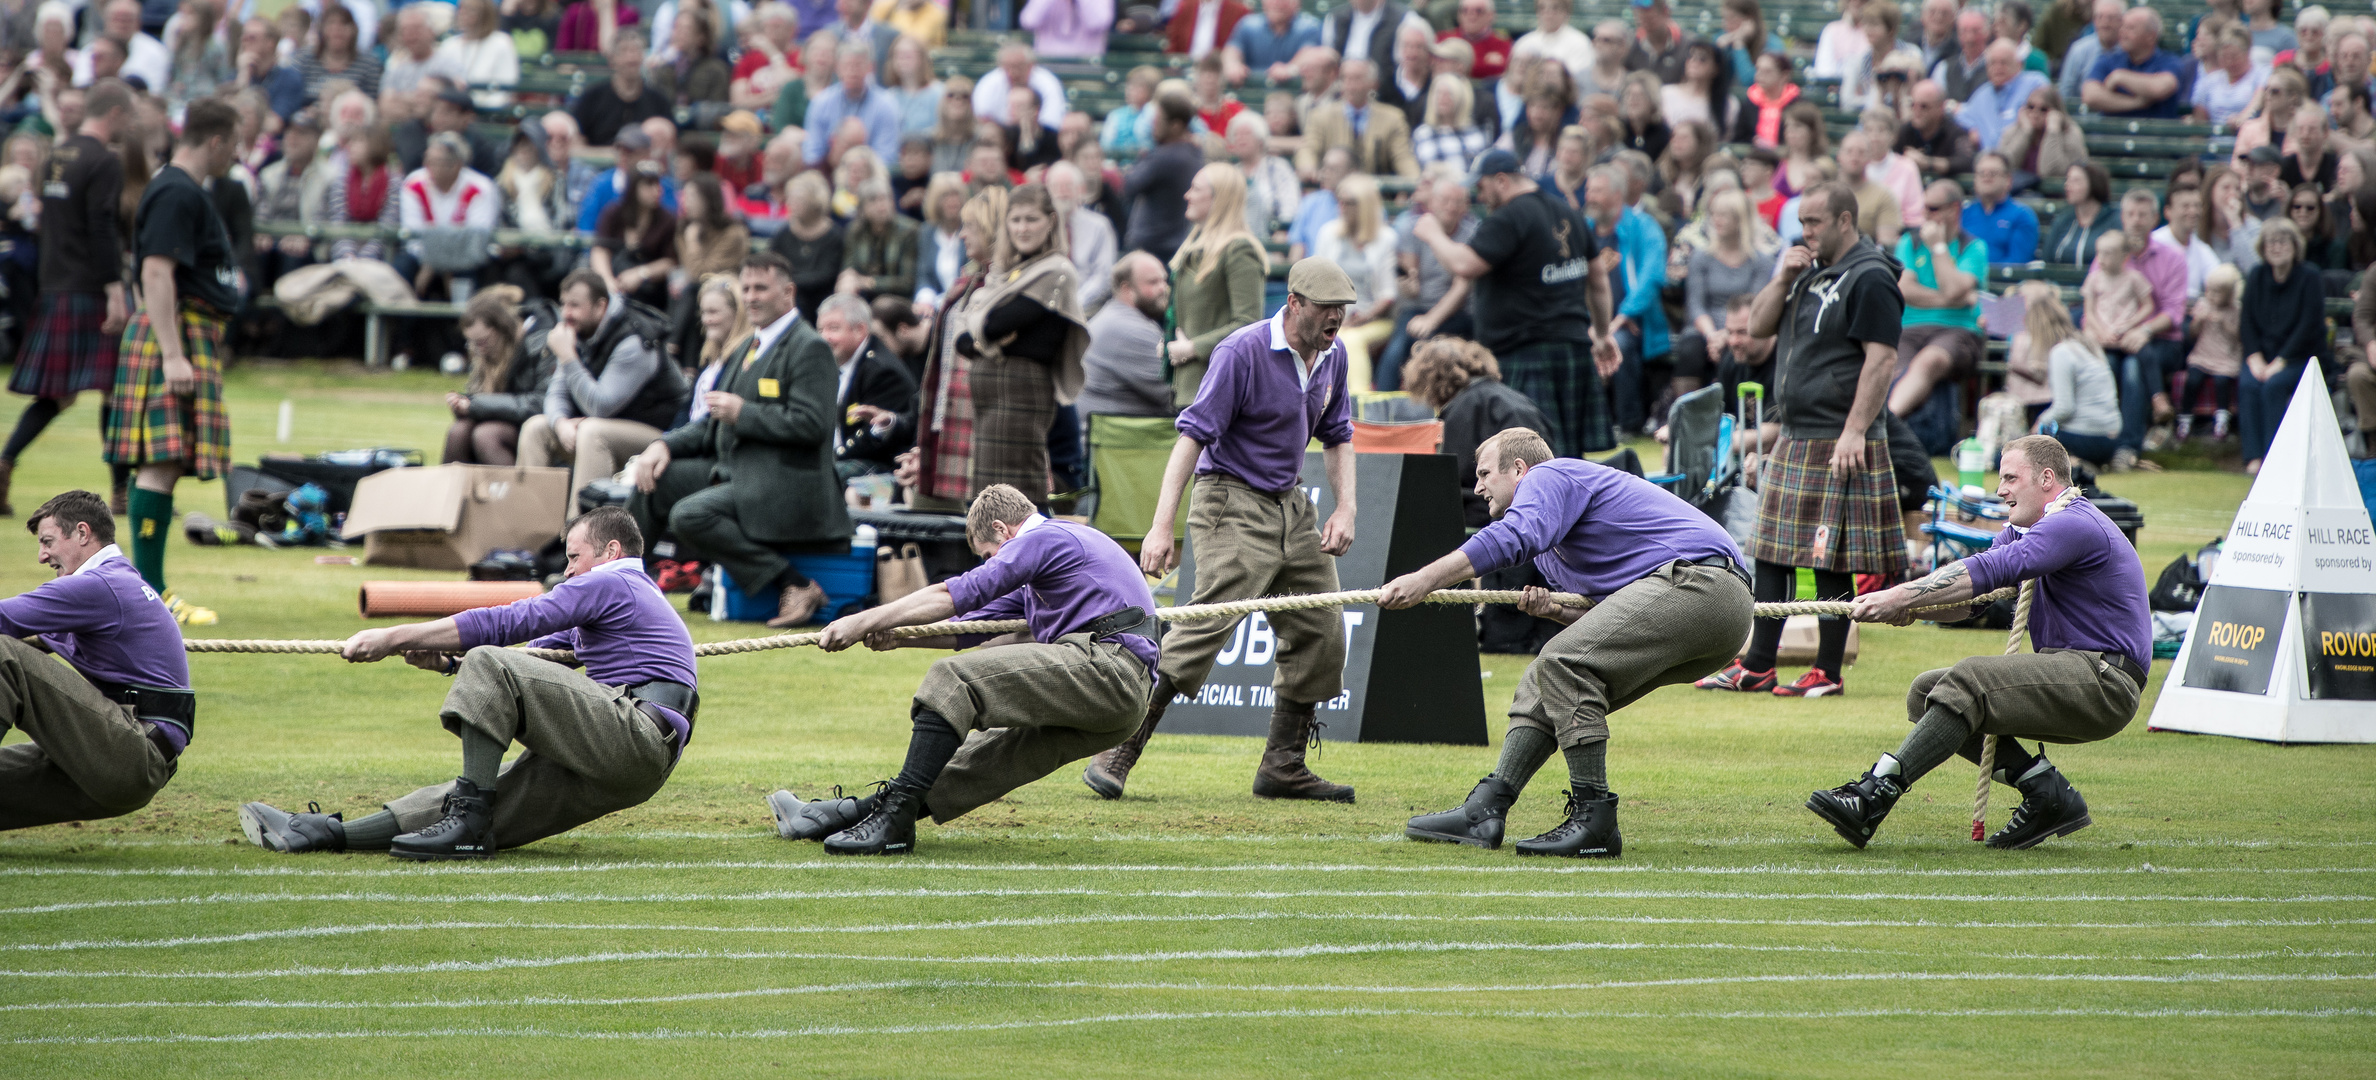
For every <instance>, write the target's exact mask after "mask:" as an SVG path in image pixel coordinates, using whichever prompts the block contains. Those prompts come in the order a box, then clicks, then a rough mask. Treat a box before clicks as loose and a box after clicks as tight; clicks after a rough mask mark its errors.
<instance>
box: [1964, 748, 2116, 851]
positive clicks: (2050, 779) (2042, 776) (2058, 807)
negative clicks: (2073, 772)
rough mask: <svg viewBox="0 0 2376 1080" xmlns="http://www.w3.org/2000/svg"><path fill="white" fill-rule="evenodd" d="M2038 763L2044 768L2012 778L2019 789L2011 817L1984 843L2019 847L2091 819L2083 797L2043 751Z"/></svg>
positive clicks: (2076, 828) (2082, 825) (2083, 825)
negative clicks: (2024, 775)
mask: <svg viewBox="0 0 2376 1080" xmlns="http://www.w3.org/2000/svg"><path fill="white" fill-rule="evenodd" d="M2038 764H2040V765H2043V766H2045V768H2043V769H2040V770H2033V772H2032V775H2030V776H2028V777H2026V778H2022V779H2017V780H2015V781H2013V786H2015V787H2017V788H2020V789H2021V805H2020V806H2019V807H2017V808H2015V809H2014V811H2013V820H2012V821H2011V822H2008V823H2007V824H2006V825H2005V827H2004V828H2002V829H1999V830H1997V832H1996V835H1994V836H1991V837H1989V838H1988V846H1990V847H1992V848H2006V849H2010V850H2014V851H2020V850H2022V849H2025V848H2033V847H2036V846H2038V845H2039V844H2040V843H2043V842H2045V841H2047V840H2051V839H2053V838H2055V837H2057V836H2067V835H2069V834H2071V833H2075V832H2078V831H2079V830H2081V829H2084V828H2086V827H2088V826H2089V825H2092V824H2094V823H2095V819H2093V818H2091V817H2089V816H2088V815H2087V800H2085V799H2082V798H2080V797H2079V789H2078V788H2075V787H2072V786H2071V782H2070V781H2068V780H2065V779H2063V774H2062V770H2060V769H2057V768H2055V767H2054V765H2053V764H2052V763H2051V762H2048V761H2047V760H2046V757H2045V755H2043V754H2041V755H2039V756H2038Z"/></svg>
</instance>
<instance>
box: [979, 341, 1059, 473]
mask: <svg viewBox="0 0 2376 1080" xmlns="http://www.w3.org/2000/svg"><path fill="white" fill-rule="evenodd" d="M970 381H971V382H972V384H973V409H974V429H973V482H972V484H971V485H970V486H969V488H968V490H967V492H966V497H967V498H969V499H970V498H972V497H973V496H974V495H975V494H976V493H978V492H980V491H981V490H982V489H983V488H986V487H989V486H990V485H992V484H1012V485H1014V486H1015V489H1016V490H1018V491H1021V492H1022V493H1023V497H1024V498H1027V499H1030V500H1031V501H1032V502H1033V503H1035V504H1037V505H1040V506H1046V505H1048V429H1049V428H1051V427H1054V426H1056V378H1055V369H1054V368H1053V367H1051V366H1050V365H1047V364H1042V363H1039V362H1037V361H1034V360H1025V359H1023V358H1021V357H1001V358H999V359H994V360H993V359H983V360H976V361H974V364H973V373H972V377H971V380H970Z"/></svg>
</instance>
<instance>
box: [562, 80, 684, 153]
mask: <svg viewBox="0 0 2376 1080" xmlns="http://www.w3.org/2000/svg"><path fill="white" fill-rule="evenodd" d="M671 111H672V110H671V109H670V108H669V103H668V99H667V98H666V97H664V96H662V95H661V93H660V91H659V90H657V89H654V88H653V87H652V85H651V84H649V83H646V84H644V88H643V93H640V94H637V95H636V97H635V100H633V101H622V100H620V99H619V91H618V88H617V87H614V86H612V85H611V84H610V82H609V80H604V81H602V82H598V83H595V84H594V85H592V86H589V87H587V88H586V92H585V93H583V94H580V95H578V103H577V107H576V108H574V109H571V110H570V115H571V116H573V117H575V118H576V119H577V122H578V131H579V132H580V133H582V134H584V135H585V137H586V145H588V146H609V145H610V144H611V140H613V139H616V138H618V137H619V129H620V128H623V127H626V126H627V125H629V124H641V123H643V122H644V121H646V120H649V119H651V118H653V117H655V116H662V117H665V116H667V115H669V113H670V112H671Z"/></svg>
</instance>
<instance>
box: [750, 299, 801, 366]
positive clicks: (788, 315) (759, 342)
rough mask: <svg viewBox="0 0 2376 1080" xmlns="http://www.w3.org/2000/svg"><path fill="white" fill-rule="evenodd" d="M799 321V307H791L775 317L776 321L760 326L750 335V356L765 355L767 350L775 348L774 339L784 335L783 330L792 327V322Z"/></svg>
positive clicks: (756, 357) (754, 357)
mask: <svg viewBox="0 0 2376 1080" xmlns="http://www.w3.org/2000/svg"><path fill="white" fill-rule="evenodd" d="M799 321H800V309H799V308H793V309H792V310H790V311H787V312H785V313H783V314H782V315H781V316H779V317H777V319H776V321H774V322H771V323H769V324H767V325H765V326H762V327H760V328H759V330H758V332H757V333H754V334H753V335H751V336H752V338H753V339H754V340H753V341H752V343H751V344H752V346H753V348H752V352H751V358H752V359H754V360H756V359H758V358H759V357H762V356H765V355H767V350H769V349H772V348H775V343H776V339H777V338H780V337H782V336H784V332H785V331H787V330H790V329H792V324H793V323H796V322H799Z"/></svg>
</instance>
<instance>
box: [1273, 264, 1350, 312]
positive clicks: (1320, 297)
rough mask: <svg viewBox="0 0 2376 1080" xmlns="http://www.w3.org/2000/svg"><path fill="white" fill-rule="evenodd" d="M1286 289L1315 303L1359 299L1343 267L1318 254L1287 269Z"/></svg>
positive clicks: (1332, 302) (1345, 301)
mask: <svg viewBox="0 0 2376 1080" xmlns="http://www.w3.org/2000/svg"><path fill="white" fill-rule="evenodd" d="M1287 291H1288V292H1290V293H1293V294H1295V295H1297V296H1300V297H1303V298H1304V299H1306V300H1309V301H1311V302H1312V303H1315V304H1350V303H1352V302H1353V301H1355V300H1357V299H1360V297H1359V296H1358V295H1357V294H1355V293H1354V291H1353V279H1352V278H1349V277H1346V276H1345V271H1344V269H1343V268H1341V267H1339V266H1337V264H1335V263H1333V262H1330V261H1328V260H1327V259H1323V258H1320V257H1318V256H1314V257H1312V258H1308V259H1305V260H1304V261H1302V262H1299V263H1296V264H1295V265H1294V266H1293V267H1291V268H1289V269H1288V271H1287Z"/></svg>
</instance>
